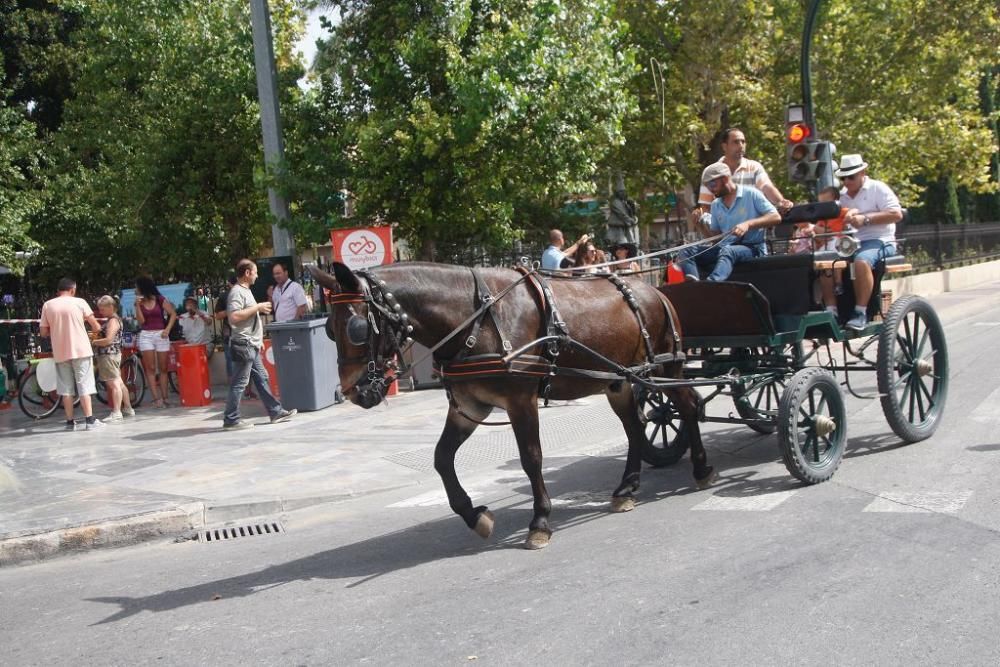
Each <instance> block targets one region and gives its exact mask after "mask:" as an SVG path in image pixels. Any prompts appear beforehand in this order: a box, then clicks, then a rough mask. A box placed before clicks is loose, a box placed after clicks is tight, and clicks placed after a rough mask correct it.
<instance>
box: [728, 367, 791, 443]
mask: <svg viewBox="0 0 1000 667" xmlns="http://www.w3.org/2000/svg"><path fill="white" fill-rule="evenodd" d="M784 389H785V378H783V377H775V378H771V379H770V380H768V381H765V382H761V383H759V384H756V385H754V386H752V387H750V388H749V390H745V389H743V388H738V389H734V391H733V404H734V405H735V406H736V412H737V413H738V414H739V416H740V417H742V418H743V419H763V420H768V421H764V422H757V423H756V424H747V426H748V427H750V428H751V429H753V430H754V431H757V432H758V433H763V434H765V435H767V434H769V433H774V432H775V431H776V430H777V429H778V427H777V423H776V416H777V414H778V404H779V403H780V402H781V394H782V393H783V392H784Z"/></svg>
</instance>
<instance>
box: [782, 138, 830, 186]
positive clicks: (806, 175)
mask: <svg viewBox="0 0 1000 667" xmlns="http://www.w3.org/2000/svg"><path fill="white" fill-rule="evenodd" d="M829 163H830V142H828V141H806V142H805V143H802V144H798V145H797V146H796V147H795V148H794V149H793V150H792V157H791V158H790V159H789V162H788V169H789V176H790V177H791V179H792V180H793V181H798V182H800V183H811V182H813V181H819V180H823V177H824V175H825V174H826V168H827V165H828V164H829Z"/></svg>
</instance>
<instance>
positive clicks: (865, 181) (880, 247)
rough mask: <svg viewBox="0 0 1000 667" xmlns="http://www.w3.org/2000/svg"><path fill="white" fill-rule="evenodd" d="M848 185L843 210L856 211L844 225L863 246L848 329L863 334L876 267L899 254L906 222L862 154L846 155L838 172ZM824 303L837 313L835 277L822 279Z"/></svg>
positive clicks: (856, 258)
mask: <svg viewBox="0 0 1000 667" xmlns="http://www.w3.org/2000/svg"><path fill="white" fill-rule="evenodd" d="M834 173H835V174H836V176H837V178H839V179H840V180H841V182H842V183H843V184H844V189H843V190H841V193H840V205H841V207H842V208H849V209H854V211H852V212H851V213H850V214H848V215H847V216H845V218H844V223H845V224H849V225H851V226H852V227H854V228H855V229H856V230H857V240H858V241H859V242H860V243H861V246H860V248H859V249H858V252H857V254H856V255H855V256H854V300H855V306H854V313H853V315H852V316H851V319H849V320H848V321H847V323H846V325H845V326H847V327H848V328H849V329H854V330H857V331H861V330H862V329H864V328H865V326H866V325H867V324H868V315H867V311H868V302H869V301H870V300H871V297H872V290H873V289H874V287H875V273H874V268H875V266H876V265H877V264H878V263H879V262H880V261H882V260H883V259H885V258H886V257H891V256H893V255H895V254H896V223H897V222H899V221H900V220H902V219H903V209H902V207H900V205H899V199H897V197H896V194H895V193H894V192H893V191H892V189H891V188H890V187H889V186H888V185H886V184H885V183H883V182H882V181H876V180H875V179H874V178H870V177H869V176H868V163H867V162H865V161H864V159H863V158H862V157H861V155H859V154H856V153H855V154H851V155H845V156H844V158H843V160H841V163H840V169H838V170H837V171H836V172H834ZM820 284H821V285H822V288H823V303H824V304H825V305H826V306H827V308H828V309H834V310H835V309H836V305H837V297H836V295H835V294H834V290H833V277H832V276H827V275H824V276H822V277H821V279H820Z"/></svg>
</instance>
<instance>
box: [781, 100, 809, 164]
mask: <svg viewBox="0 0 1000 667" xmlns="http://www.w3.org/2000/svg"><path fill="white" fill-rule="evenodd" d="M815 139H816V129H815V127H813V125H812V124H811V123H810V122H808V120H807V118H806V113H805V107H803V106H802V105H800V104H789V105H788V107H787V108H786V109H785V154H786V156H787V158H788V178H790V179H792V180H793V181H805V180H807V179H806V175H807V174H808V172H809V168H808V166H806V164H805V163H806V162H807V161H809V159H810V158H812V157H813V155H814V153H813V151H812V149H811V145H812V144H815V143H816V141H815Z"/></svg>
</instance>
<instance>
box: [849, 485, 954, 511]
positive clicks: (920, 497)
mask: <svg viewBox="0 0 1000 667" xmlns="http://www.w3.org/2000/svg"><path fill="white" fill-rule="evenodd" d="M971 496H972V491H929V492H926V493H905V492H895V491H893V492H887V493H883V494H881V495H879V496H878V497H877V498H875V499H874V500H873V501H871V502H870V503H868V506H867V507H865V509H864V510H862V511H864V512H908V513H920V514H930V513H932V512H936V513H944V514H955V513H956V512H958V511H960V510H961V509H962V508H963V507H965V503H967V502H968V501H969V498H970V497H971Z"/></svg>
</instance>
